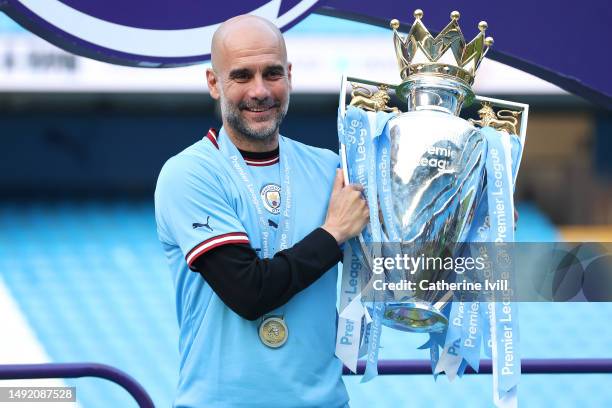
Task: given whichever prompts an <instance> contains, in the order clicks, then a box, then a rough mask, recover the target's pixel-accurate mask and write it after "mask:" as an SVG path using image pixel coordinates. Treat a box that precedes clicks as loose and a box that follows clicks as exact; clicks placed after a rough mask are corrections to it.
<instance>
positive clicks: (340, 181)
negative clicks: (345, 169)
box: [333, 169, 344, 191]
mask: <svg viewBox="0 0 612 408" xmlns="http://www.w3.org/2000/svg"><path fill="white" fill-rule="evenodd" d="M342 187H344V174H342V169H336V178H335V179H334V187H333V191H338V190H340V189H342Z"/></svg>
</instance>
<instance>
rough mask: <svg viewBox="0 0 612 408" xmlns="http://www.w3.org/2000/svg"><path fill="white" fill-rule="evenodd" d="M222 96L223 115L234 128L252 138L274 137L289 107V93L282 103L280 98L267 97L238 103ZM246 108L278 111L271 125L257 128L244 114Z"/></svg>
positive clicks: (258, 139) (260, 139) (263, 139)
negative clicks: (233, 102)
mask: <svg viewBox="0 0 612 408" xmlns="http://www.w3.org/2000/svg"><path fill="white" fill-rule="evenodd" d="M220 96H221V98H220V99H221V116H222V117H223V118H224V119H225V120H227V123H228V124H229V125H230V126H231V127H232V128H233V129H234V130H236V131H237V132H238V133H240V134H241V135H243V136H244V137H245V138H247V139H251V140H257V141H267V140H270V139H271V138H272V137H274V135H276V133H277V132H278V129H279V127H280V124H281V122H282V121H283V119H284V118H285V115H286V114H287V110H288V108H289V95H287V99H286V100H285V102H284V103H281V101H280V100H278V99H273V98H265V99H262V100H250V101H241V102H240V103H238V104H237V105H235V104H232V103H231V102H229V101H228V100H227V99H226V98H225V97H224V96H223V95H220ZM279 108H280V109H279ZM245 109H277V111H276V112H275V114H274V117H273V118H272V120H271V121H270V124H269V125H267V126H265V127H263V128H259V129H255V128H253V127H252V126H251V125H250V124H249V122H248V121H247V120H246V119H245V118H244V117H243V116H242V111H243V110H245Z"/></svg>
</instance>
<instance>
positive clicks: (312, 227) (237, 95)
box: [155, 16, 368, 407]
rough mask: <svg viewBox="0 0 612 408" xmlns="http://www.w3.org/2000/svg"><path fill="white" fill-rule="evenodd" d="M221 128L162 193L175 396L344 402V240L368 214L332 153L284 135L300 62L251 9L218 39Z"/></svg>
mask: <svg viewBox="0 0 612 408" xmlns="http://www.w3.org/2000/svg"><path fill="white" fill-rule="evenodd" d="M206 78H207V83H208V87H209V90H210V94H211V96H212V97H213V98H214V99H216V100H218V101H219V103H220V106H221V116H222V122H223V126H222V127H221V129H220V131H219V132H217V131H215V130H214V129H211V130H209V132H208V134H207V135H206V137H205V138H204V139H203V140H200V141H199V142H197V143H195V144H194V145H192V146H190V147H188V148H187V149H185V150H184V151H183V152H181V153H179V154H178V155H176V156H175V157H173V158H171V159H170V160H168V162H167V163H166V164H165V165H164V167H163V169H162V171H161V173H160V176H159V179H158V183H157V188H156V191H155V211H156V221H157V230H158V236H159V239H160V241H161V242H162V246H163V248H164V251H165V253H166V256H167V258H168V263H169V265H170V269H171V271H172V274H173V280H174V285H175V289H176V308H177V316H178V321H179V326H180V339H179V351H180V354H181V363H180V378H179V384H178V390H177V395H176V399H175V407H270V406H280V407H343V406H345V405H346V404H347V403H348V396H347V393H346V390H345V388H344V384H343V383H342V377H341V367H342V365H341V363H340V361H339V360H338V359H337V358H336V357H335V356H334V345H335V333H336V282H337V266H336V265H337V263H338V261H339V260H340V259H341V256H342V253H341V251H340V248H339V245H340V244H342V243H343V242H345V241H346V240H347V239H349V238H351V237H353V236H356V235H357V234H358V233H359V231H361V229H362V228H363V227H364V225H365V223H366V222H367V220H368V209H367V205H366V204H365V201H364V200H363V198H362V194H361V189H360V188H359V187H357V186H353V185H349V186H345V185H344V184H343V182H342V175H341V173H340V172H339V171H337V170H336V169H337V166H338V157H337V155H336V154H334V153H332V152H330V151H327V150H323V149H318V148H314V147H310V146H306V145H304V144H301V143H298V142H295V141H293V140H291V139H289V138H287V137H284V136H281V135H280V134H279V126H280V124H281V122H282V120H283V118H284V116H285V114H286V113H287V107H288V104H289V92H290V90H291V64H290V63H289V62H287V52H286V49H285V42H284V40H283V37H282V35H281V33H280V32H279V31H278V29H277V28H276V27H275V26H273V25H272V24H271V23H269V22H268V21H266V20H264V19H261V18H259V17H254V16H239V17H235V18H232V19H230V20H228V21H226V22H225V23H223V24H222V25H221V26H220V27H219V29H218V30H217V32H216V33H215V35H214V37H213V42H212V68H211V69H208V70H207V72H206Z"/></svg>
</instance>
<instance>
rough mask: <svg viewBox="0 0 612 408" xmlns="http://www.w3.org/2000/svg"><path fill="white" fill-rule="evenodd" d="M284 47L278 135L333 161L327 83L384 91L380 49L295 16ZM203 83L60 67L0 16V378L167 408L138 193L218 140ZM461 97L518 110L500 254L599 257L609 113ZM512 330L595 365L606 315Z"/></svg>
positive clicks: (97, 65)
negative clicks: (135, 385)
mask: <svg viewBox="0 0 612 408" xmlns="http://www.w3.org/2000/svg"><path fill="white" fill-rule="evenodd" d="M470 34H472V33H467V35H470ZM286 40H287V47H288V52H289V59H290V60H291V61H292V62H293V79H294V92H293V94H292V97H291V98H292V99H291V105H290V109H289V114H288V116H287V118H286V120H285V122H284V123H283V127H282V129H281V131H282V133H283V134H285V135H287V136H289V137H292V138H294V139H297V140H300V141H303V142H305V143H308V144H312V145H316V146H320V147H326V148H329V149H332V150H336V149H337V135H336V113H337V107H338V92H339V88H340V78H341V75H342V74H343V73H348V74H350V75H353V76H356V77H359V76H361V77H365V78H369V79H370V78H371V79H381V80H384V81H386V82H399V74H398V71H397V68H396V63H395V56H394V53H393V51H392V42H391V36H390V32H389V30H387V29H381V28H376V27H372V26H368V25H365V24H360V23H355V22H349V21H345V20H338V19H334V18H332V17H326V16H322V15H311V16H309V17H307V18H306V19H305V20H303V21H302V22H300V23H299V24H297V25H296V26H295V27H293V28H292V29H290V30H289V31H288V32H287V34H286ZM381 47H388V48H385V50H386V51H383V48H381ZM204 72H205V65H199V66H192V67H186V68H172V69H155V70H153V69H150V70H148V69H142V68H140V69H139V68H128V67H121V66H115V65H110V64H106V63H103V62H98V61H94V60H90V59H86V58H82V57H78V56H74V55H72V54H69V53H66V52H64V51H62V50H60V49H58V48H56V47H54V46H52V45H50V44H49V43H47V42H45V41H44V40H42V39H40V38H38V37H36V36H34V35H33V34H31V33H29V32H27V31H25V30H24V29H22V28H21V27H19V26H18V25H17V24H16V23H14V22H12V20H10V19H9V18H8V17H6V16H4V15H3V14H2V13H0V195H1V200H0V322H1V325H0V364H9V363H28V362H81V361H92V362H100V363H105V364H110V365H113V366H115V367H117V368H120V369H122V370H124V371H125V372H127V373H128V374H130V375H132V376H133V377H135V378H136V379H137V380H138V381H139V382H141V383H142V384H143V385H144V387H145V388H146V389H147V391H148V392H149V393H150V394H151V396H152V397H153V399H154V401H155V403H156V405H157V406H160V407H164V406H170V404H171V401H172V398H173V392H174V387H175V384H176V381H177V376H178V330H177V324H176V317H175V309H174V300H173V298H174V295H173V289H172V283H171V280H170V275H169V270H168V267H167V264H166V260H165V258H164V256H163V253H162V251H161V247H160V245H159V243H158V241H157V237H156V230H155V221H154V215H153V191H154V188H155V181H156V178H157V175H158V173H159V170H160V169H161V167H162V165H163V163H164V162H165V160H167V159H168V158H169V157H171V156H173V155H175V154H176V153H178V152H180V151H181V150H183V149H184V148H186V147H187V146H189V145H190V144H192V143H194V142H195V141H197V140H198V139H199V138H201V137H203V136H204V135H205V133H206V131H207V130H208V128H209V127H219V126H220V123H219V119H218V115H217V112H216V107H215V105H214V104H213V102H212V99H211V98H210V97H209V95H208V93H207V89H206V84H205V75H204ZM475 90H476V92H477V93H478V94H481V95H485V96H492V97H497V98H503V99H509V100H512V101H516V102H523V103H528V104H530V113H529V124H528V132H527V143H526V147H525V153H524V155H523V161H522V164H521V171H520V173H519V177H518V182H517V190H516V200H517V202H518V211H519V213H520V221H519V224H518V230H517V238H518V240H521V241H528V242H529V241H548V242H554V241H557V240H568V241H600V242H610V241H612V114H611V113H610V112H609V111H604V110H601V109H600V108H598V107H596V106H594V105H592V104H590V103H589V102H587V101H585V100H582V99H580V98H578V97H576V96H573V95H570V94H568V93H566V92H564V91H563V90H561V89H559V88H557V87H556V86H554V85H552V84H549V83H547V82H544V81H542V80H540V79H538V78H536V77H533V76H531V75H529V74H526V73H523V72H521V71H518V70H516V69H514V68H511V67H508V66H505V65H502V64H500V63H497V62H494V61H491V60H485V61H484V62H483V64H482V66H481V68H480V70H479V74H478V76H477V79H476V86H475ZM520 319H521V343H520V348H521V350H520V352H521V354H522V357H524V358H547V357H550V358H561V357H563V358H566V357H567V358H569V357H592V358H596V357H598V358H609V357H612V355H611V354H610V351H609V344H610V342H611V341H612V325H610V324H609V323H610V322H611V321H612V305H610V304H609V303H606V304H543V303H541V304H522V305H521V317H520ZM424 341H425V338H424V337H422V336H419V335H409V334H404V333H399V332H393V331H390V330H386V331H385V332H384V334H383V337H382V345H383V349H382V351H381V358H393V359H398V358H411V359H415V358H418V359H426V358H428V355H426V352H424V351H421V350H417V349H416V347H417V346H419V345H421V344H422V343H423V342H424ZM345 380H346V382H347V386H348V387H349V392H350V395H351V406H353V407H366V406H368V407H371V406H375V407H402V406H408V405H410V406H428V407H436V406H440V407H443V406H449V405H450V404H455V405H457V406H470V407H480V406H482V407H486V406H492V399H491V381H492V380H491V377H490V376H466V377H464V378H461V379H458V380H455V381H454V382H452V383H450V382H449V381H448V380H447V379H446V378H444V377H439V378H438V380H437V381H434V379H433V378H432V377H431V376H411V377H407V376H380V377H378V378H376V379H375V380H373V381H371V382H370V383H367V384H360V383H359V380H360V377H345ZM609 382H610V377H609V376H607V377H606V376H605V375H586V376H585V375H583V376H578V375H573V376H569V375H567V376H566V375H557V376H543V375H537V376H536V375H530V376H523V378H522V380H521V386H520V388H519V392H520V398H519V400H520V401H521V403H522V405H524V406H547V405H552V406H567V407H570V406H575V405H577V404H578V403H580V404H581V405H582V406H592V407H600V406H612V391H611V390H610V388H609V387H608V385H609ZM36 383H37V384H43V383H44V384H70V385H76V386H77V396H78V404H79V406H82V407H87V408H90V407H109V406H114V407H130V406H135V403H134V402H133V401H131V399H130V397H129V396H128V394H127V393H126V392H124V391H123V390H122V389H120V388H119V387H117V386H116V385H114V384H111V383H108V382H105V381H103V380H98V379H79V380H74V381H63V380H54V381H47V382H36ZM6 384H9V383H8V382H6V383H5V382H2V383H0V385H6ZM19 384H24V382H23V381H20V382H19ZM60 405H61V404H57V403H56V404H52V406H53V407H57V406H60ZM17 406H19V405H17ZM37 406H42V405H37ZM70 406H73V405H70Z"/></svg>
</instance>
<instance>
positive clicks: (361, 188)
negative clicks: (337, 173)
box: [348, 184, 363, 192]
mask: <svg viewBox="0 0 612 408" xmlns="http://www.w3.org/2000/svg"><path fill="white" fill-rule="evenodd" d="M348 187H349V188H351V189H352V190H356V191H360V192H363V186H362V185H361V184H349V185H348Z"/></svg>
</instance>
